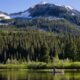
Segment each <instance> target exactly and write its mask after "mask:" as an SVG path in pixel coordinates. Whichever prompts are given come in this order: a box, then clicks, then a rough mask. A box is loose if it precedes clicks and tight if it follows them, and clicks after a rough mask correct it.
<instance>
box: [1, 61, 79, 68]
mask: <svg viewBox="0 0 80 80" xmlns="http://www.w3.org/2000/svg"><path fill="white" fill-rule="evenodd" d="M53 68H56V69H80V62H63V63H62V62H59V63H43V62H29V63H21V64H0V69H53Z"/></svg>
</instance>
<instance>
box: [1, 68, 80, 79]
mask: <svg viewBox="0 0 80 80" xmlns="http://www.w3.org/2000/svg"><path fill="white" fill-rule="evenodd" d="M0 80H80V73H79V72H77V73H76V72H75V73H74V72H67V73H64V74H59V73H57V74H53V73H52V72H43V71H37V72H36V71H28V70H8V69H4V70H0Z"/></svg>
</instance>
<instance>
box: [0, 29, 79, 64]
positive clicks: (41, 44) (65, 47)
mask: <svg viewBox="0 0 80 80" xmlns="http://www.w3.org/2000/svg"><path fill="white" fill-rule="evenodd" d="M54 58H58V59H67V58H68V59H69V60H71V61H80V37H79V36H72V35H70V34H68V35H65V36H58V35H55V34H54V33H50V32H42V31H36V30H35V31H33V30H28V31H24V32H23V31H22V32H21V31H14V32H9V31H8V32H7V31H5V32H0V63H7V61H8V60H17V61H39V62H53V59H54Z"/></svg>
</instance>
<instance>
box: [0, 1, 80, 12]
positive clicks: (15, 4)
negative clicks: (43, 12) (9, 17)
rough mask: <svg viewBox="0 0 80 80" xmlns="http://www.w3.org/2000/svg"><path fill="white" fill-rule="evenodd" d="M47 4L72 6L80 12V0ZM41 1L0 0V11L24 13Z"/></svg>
mask: <svg viewBox="0 0 80 80" xmlns="http://www.w3.org/2000/svg"><path fill="white" fill-rule="evenodd" d="M45 1H46V2H49V3H53V4H59V5H70V6H72V7H73V8H75V9H77V10H79V11H80V0H45ZM39 2H41V0H0V11H3V12H7V13H13V12H19V11H24V10H26V9H27V8H29V7H30V6H33V5H35V4H37V3H39Z"/></svg>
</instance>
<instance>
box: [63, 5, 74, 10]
mask: <svg viewBox="0 0 80 80" xmlns="http://www.w3.org/2000/svg"><path fill="white" fill-rule="evenodd" d="M64 7H65V8H66V9H70V10H73V8H72V7H71V6H67V5H64Z"/></svg>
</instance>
